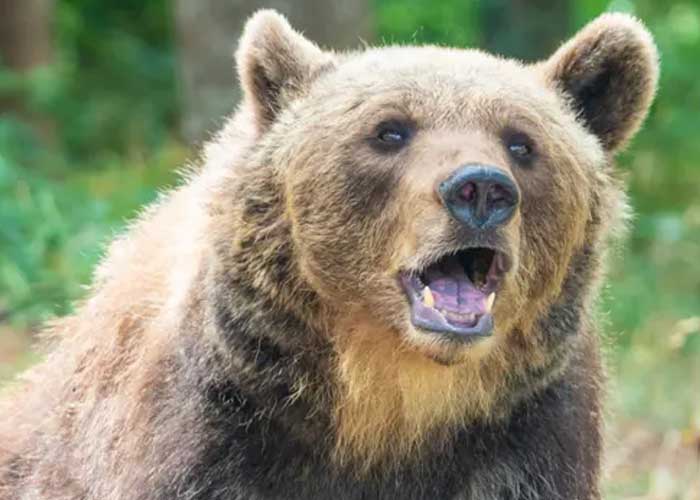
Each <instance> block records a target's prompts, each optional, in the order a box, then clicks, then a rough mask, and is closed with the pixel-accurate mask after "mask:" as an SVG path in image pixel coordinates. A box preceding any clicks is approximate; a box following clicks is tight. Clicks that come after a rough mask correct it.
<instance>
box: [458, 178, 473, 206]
mask: <svg viewBox="0 0 700 500" xmlns="http://www.w3.org/2000/svg"><path fill="white" fill-rule="evenodd" d="M476 189H477V188H476V184H474V183H473V182H467V183H466V184H464V186H462V188H461V190H460V192H459V196H460V198H462V200H464V201H473V200H474V197H476V192H477V191H476Z"/></svg>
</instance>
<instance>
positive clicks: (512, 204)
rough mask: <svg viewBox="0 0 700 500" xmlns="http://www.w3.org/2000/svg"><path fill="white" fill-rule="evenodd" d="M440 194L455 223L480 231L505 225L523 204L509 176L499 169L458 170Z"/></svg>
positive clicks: (442, 186) (440, 187)
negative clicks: (520, 202)
mask: <svg viewBox="0 0 700 500" xmlns="http://www.w3.org/2000/svg"><path fill="white" fill-rule="evenodd" d="M438 191H439V194H440V197H441V198H442V201H443V203H444V205H445V207H446V208H447V209H448V210H449V211H450V213H451V214H452V216H453V217H454V218H455V219H457V220H458V221H459V222H461V223H463V224H465V225H468V226H471V227H474V228H477V229H486V228H493V227H496V226H499V225H502V224H505V223H506V222H507V221H508V220H510V219H511V217H512V216H513V214H514V213H515V209H516V208H517V206H518V203H519V201H520V193H519V191H518V188H517V186H516V184H515V182H514V181H513V180H512V179H511V178H510V176H508V175H507V174H506V173H505V172H504V171H503V170H501V169H499V168H496V167H490V166H487V165H479V164H471V165H465V166H463V167H461V168H459V169H458V170H457V171H455V172H454V173H453V174H452V175H451V176H450V177H449V178H448V179H446V180H445V181H443V182H442V183H441V184H440V186H439V187H438Z"/></svg>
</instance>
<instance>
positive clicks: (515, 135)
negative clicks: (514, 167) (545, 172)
mask: <svg viewBox="0 0 700 500" xmlns="http://www.w3.org/2000/svg"><path fill="white" fill-rule="evenodd" d="M504 139H505V141H504V142H505V146H506V149H507V150H508V154H509V155H510V157H511V158H513V159H514V160H515V161H516V162H518V163H521V164H525V165H529V164H530V163H531V162H532V159H533V156H534V155H535V146H534V143H533V142H532V139H531V138H530V136H528V135H527V134H525V133H523V132H509V133H506V134H505V138H504Z"/></svg>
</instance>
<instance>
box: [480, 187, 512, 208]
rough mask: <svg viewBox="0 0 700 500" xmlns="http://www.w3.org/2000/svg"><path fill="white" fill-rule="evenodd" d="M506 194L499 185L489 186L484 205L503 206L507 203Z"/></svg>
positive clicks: (507, 197)
mask: <svg viewBox="0 0 700 500" xmlns="http://www.w3.org/2000/svg"><path fill="white" fill-rule="evenodd" d="M508 199H509V196H508V192H507V191H506V189H505V188H504V187H503V186H501V185H500V184H491V185H490V186H489V188H488V191H487V193H486V203H487V204H493V205H505V204H508V203H509V201H508Z"/></svg>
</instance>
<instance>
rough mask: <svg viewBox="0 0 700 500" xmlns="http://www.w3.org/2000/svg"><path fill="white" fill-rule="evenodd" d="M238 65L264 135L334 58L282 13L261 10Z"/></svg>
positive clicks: (240, 49)
mask: <svg viewBox="0 0 700 500" xmlns="http://www.w3.org/2000/svg"><path fill="white" fill-rule="evenodd" d="M236 64H237V67H238V75H239V79H240V83H241V87H242V88H243V97H244V99H245V100H246V101H247V102H248V103H249V104H250V105H251V106H252V109H253V111H254V113H255V115H256V120H257V126H258V131H259V132H264V131H265V130H266V129H267V128H268V127H269V126H270V125H271V124H272V122H273V121H274V120H275V117H276V115H277V114H278V113H279V111H280V110H281V109H283V108H284V106H285V105H286V104H288V103H289V102H290V101H291V100H293V99H294V98H296V97H299V96H300V95H302V94H303V93H304V91H305V90H306V89H307V88H308V86H309V85H310V84H311V82H312V81H313V80H314V78H316V77H317V76H318V75H319V74H320V73H321V72H322V71H324V70H325V69H328V68H330V67H332V66H333V65H334V59H333V56H332V55H331V54H329V53H327V52H324V51H322V50H321V49H320V48H318V47H317V46H316V45H315V44H314V43H312V42H310V41H309V40H307V39H306V38H304V37H303V36H302V35H300V34H299V33H297V32H296V31H294V30H293V29H292V28H291V26H289V23H288V22H287V20H286V19H285V18H284V17H283V16H282V15H281V14H279V13H277V12H276V11H274V10H260V11H258V12H256V13H255V14H253V16H252V17H251V18H250V19H249V20H248V22H247V23H246V25H245V28H244V30H243V35H242V36H241V39H240V41H239V44H238V50H237V51H236Z"/></svg>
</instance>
